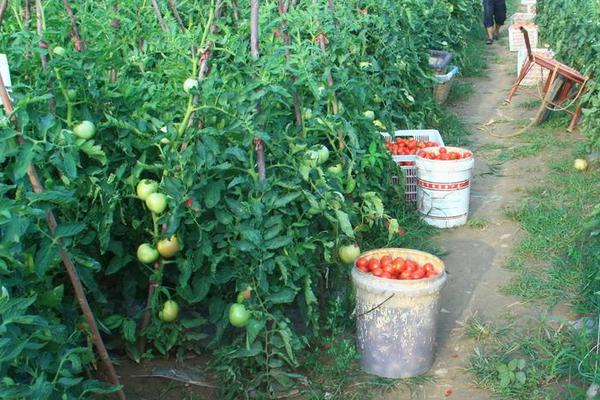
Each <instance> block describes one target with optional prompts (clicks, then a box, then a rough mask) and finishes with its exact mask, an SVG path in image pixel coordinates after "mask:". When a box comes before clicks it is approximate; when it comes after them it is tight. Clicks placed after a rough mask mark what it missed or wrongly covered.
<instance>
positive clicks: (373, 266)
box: [368, 258, 379, 271]
mask: <svg viewBox="0 0 600 400" xmlns="http://www.w3.org/2000/svg"><path fill="white" fill-rule="evenodd" d="M368 268H369V271H373V270H374V269H377V268H379V260H378V259H376V258H371V259H370V260H369V264H368Z"/></svg>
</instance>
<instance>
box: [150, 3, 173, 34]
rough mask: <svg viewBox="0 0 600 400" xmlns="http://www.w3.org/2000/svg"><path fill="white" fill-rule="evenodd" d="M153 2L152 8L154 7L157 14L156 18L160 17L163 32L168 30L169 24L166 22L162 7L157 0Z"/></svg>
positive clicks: (159, 21) (159, 22)
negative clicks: (161, 10) (161, 11)
mask: <svg viewBox="0 0 600 400" xmlns="http://www.w3.org/2000/svg"><path fill="white" fill-rule="evenodd" d="M151 3H152V8H154V13H155V14H156V18H157V19H158V24H159V25H160V29H162V30H163V32H167V31H168V30H169V29H168V28H167V25H166V24H165V20H164V19H163V16H162V14H161V13H160V7H159V6H158V3H157V2H156V0H151Z"/></svg>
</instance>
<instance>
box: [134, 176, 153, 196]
mask: <svg viewBox="0 0 600 400" xmlns="http://www.w3.org/2000/svg"><path fill="white" fill-rule="evenodd" d="M157 190H158V183H157V182H156V181H153V180H152V179H142V180H141V181H139V182H138V184H137V186H136V187H135V192H136V194H137V197H139V198H140V199H142V200H146V199H147V198H148V196H150V195H151V194H152V193H155V192H156V191H157Z"/></svg>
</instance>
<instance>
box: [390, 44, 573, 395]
mask: <svg viewBox="0 0 600 400" xmlns="http://www.w3.org/2000/svg"><path fill="white" fill-rule="evenodd" d="M486 72H487V74H486V75H487V76H485V77H481V78H474V79H469V80H468V81H470V82H471V84H472V87H473V91H472V93H470V94H469V96H468V98H467V99H465V100H463V101H461V102H460V104H457V105H455V106H454V107H453V108H454V111H455V112H456V113H457V114H458V115H459V116H460V117H461V118H462V119H463V121H464V122H465V123H466V124H467V126H469V127H470V128H471V129H472V132H474V134H473V135H472V137H471V140H472V144H471V145H470V147H471V148H472V149H473V151H474V154H475V155H476V165H475V170H474V180H473V185H472V189H471V190H472V191H471V212H470V215H469V218H470V220H471V221H472V222H473V221H477V222H478V223H473V224H470V225H467V226H463V227H460V228H456V229H450V230H445V231H442V232H441V233H440V234H439V235H438V237H437V244H438V246H439V247H440V248H441V249H443V250H444V251H445V252H446V255H445V256H444V257H443V260H444V262H445V263H446V268H447V269H448V271H449V279H448V282H447V285H446V286H445V288H444V289H443V293H442V311H441V315H440V320H439V327H438V349H437V358H436V362H435V364H434V366H433V368H432V369H431V371H430V373H431V374H432V375H433V376H434V380H433V382H432V383H428V384H424V385H420V386H419V387H418V389H417V390H416V391H414V392H413V393H408V392H407V391H406V390H401V391H394V392H391V393H388V394H387V395H386V396H383V397H382V400H383V399H385V400H392V399H394V400H404V399H411V400H413V399H445V398H455V399H470V400H484V399H490V398H491V397H492V395H491V394H490V393H489V392H484V391H482V390H479V389H478V388H476V387H474V385H473V384H472V380H473V378H472V376H471V375H470V374H469V373H468V372H467V371H465V367H466V365H467V362H468V359H469V357H470V355H471V354H472V351H473V348H474V343H473V342H472V341H470V340H468V339H466V338H464V336H463V335H462V330H461V327H462V323H463V322H464V321H466V320H467V319H469V317H472V316H474V315H483V316H485V318H486V319H489V320H492V321H493V320H497V319H501V318H502V317H503V316H506V315H507V314H517V315H527V314H533V313H534V312H536V310H535V309H533V308H532V306H531V305H526V304H523V303H521V302H519V301H518V300H517V298H515V297H511V296H506V295H504V294H502V293H500V291H499V288H500V287H502V286H503V285H504V284H506V283H507V282H508V281H509V280H510V279H511V277H512V272H510V271H508V270H506V269H504V268H503V267H504V266H505V265H506V260H507V258H508V257H509V256H510V255H511V253H512V250H513V248H514V246H515V245H516V244H517V243H518V241H519V237H520V228H519V225H518V224H517V223H516V222H515V221H513V220H511V219H510V218H509V217H507V216H506V210H507V209H508V208H511V207H512V206H516V205H517V204H519V203H520V202H521V201H522V200H523V199H524V198H525V197H526V196H527V190H528V189H530V188H531V187H537V186H540V185H543V178H544V176H545V175H546V171H547V167H546V166H545V163H544V161H545V160H544V159H543V158H541V157H540V156H539V155H534V156H531V157H526V158H522V159H519V160H511V161H510V162H508V163H504V164H502V165H501V166H500V167H499V166H498V164H496V163H495V162H494V156H495V155H497V154H498V152H500V151H501V150H500V149H506V148H511V147H512V146H514V145H515V139H514V138H502V136H510V135H511V134H513V133H515V132H517V131H519V130H520V129H521V128H523V126H524V125H527V124H528V122H529V119H530V118H531V117H532V116H533V115H534V114H535V113H536V111H537V107H535V108H533V109H532V108H531V107H526V106H525V105H527V104H528V103H527V102H530V100H531V97H530V96H528V95H526V94H523V92H521V91H519V92H517V96H515V97H514V98H513V101H512V103H511V104H505V102H504V99H505V97H506V95H507V93H508V91H509V89H510V87H511V86H512V84H513V83H514V81H515V79H516V53H510V52H509V51H508V45H507V43H506V33H504V35H503V37H502V38H501V39H500V41H499V42H496V43H494V44H493V45H492V46H490V48H489V68H488V70H487V71H486ZM565 128H566V127H565ZM490 132H491V133H490ZM565 134H568V133H566V129H565Z"/></svg>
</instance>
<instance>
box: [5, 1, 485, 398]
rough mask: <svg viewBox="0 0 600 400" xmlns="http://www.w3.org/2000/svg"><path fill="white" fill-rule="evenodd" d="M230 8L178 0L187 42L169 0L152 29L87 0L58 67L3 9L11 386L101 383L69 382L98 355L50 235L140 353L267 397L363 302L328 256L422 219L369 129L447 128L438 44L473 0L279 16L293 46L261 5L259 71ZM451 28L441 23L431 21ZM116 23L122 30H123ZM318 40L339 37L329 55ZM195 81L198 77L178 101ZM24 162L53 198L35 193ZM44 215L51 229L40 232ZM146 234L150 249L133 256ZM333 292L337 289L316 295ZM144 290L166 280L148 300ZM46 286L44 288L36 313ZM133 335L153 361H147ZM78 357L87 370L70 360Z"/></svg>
mask: <svg viewBox="0 0 600 400" xmlns="http://www.w3.org/2000/svg"><path fill="white" fill-rule="evenodd" d="M226 3H227V7H226V9H227V12H224V13H222V15H221V16H220V17H219V18H218V19H213V20H210V19H209V16H208V14H209V13H208V12H207V10H209V9H210V8H211V5H212V3H211V2H210V1H197V2H181V4H179V5H178V7H179V13H180V14H181V16H182V20H183V21H193V24H190V26H188V27H186V30H185V31H181V30H178V28H177V22H176V21H175V20H174V19H173V18H170V17H168V16H170V15H171V14H170V13H168V10H167V9H166V8H165V9H164V10H162V11H163V12H164V13H165V15H166V16H167V17H165V21H166V22H165V23H166V25H167V29H166V30H162V29H160V27H159V25H158V23H157V20H156V16H155V11H154V10H153V8H152V7H151V5H150V4H149V3H148V2H143V1H138V0H128V1H125V2H123V4H122V5H120V7H119V9H118V10H115V9H114V8H113V2H108V1H95V2H92V1H81V2H78V3H77V4H76V5H75V6H74V9H75V13H76V15H77V18H78V20H79V22H80V24H79V25H80V30H81V35H82V37H83V38H84V40H85V43H86V46H85V47H86V49H85V51H82V52H78V51H67V50H66V51H65V55H64V56H59V55H55V54H50V55H51V57H49V59H48V61H47V65H46V67H44V66H43V65H42V63H41V62H40V57H45V56H47V55H48V49H47V48H44V47H40V46H39V41H40V37H39V36H38V35H37V34H33V33H32V31H27V30H23V27H24V25H23V21H21V20H17V19H16V17H15V16H17V15H22V14H23V13H22V12H21V11H23V10H17V8H19V7H21V6H20V5H15V6H14V7H15V10H16V12H15V13H11V14H14V16H13V15H11V18H8V17H6V18H5V20H4V23H3V25H2V28H1V29H2V33H3V34H2V35H0V46H1V47H2V49H6V50H3V51H6V52H7V55H8V59H9V63H10V66H11V70H12V73H13V75H12V80H13V91H12V94H11V95H12V97H13V99H14V103H15V109H16V112H15V117H16V119H17V121H18V123H19V126H20V130H19V131H17V130H16V129H15V127H14V125H10V124H2V125H1V126H2V127H0V163H1V164H2V168H1V169H0V193H1V194H2V196H3V197H2V202H1V205H0V208H1V209H2V211H3V212H2V213H0V229H1V233H2V235H1V239H0V241H1V246H0V261H1V262H0V274H1V278H2V280H1V282H2V283H1V285H2V286H3V287H4V288H5V289H6V292H7V293H8V295H7V296H5V297H6V298H7V299H10V302H11V307H12V303H18V304H20V306H19V307H16V308H15V307H13V309H15V310H18V311H16V312H19V313H21V314H22V315H25V316H28V318H26V319H24V320H21V322H19V323H16V322H10V325H11V327H10V329H11V331H10V332H11V336H8V337H9V338H10V339H9V341H7V342H6V344H2V346H6V348H17V349H18V350H20V352H19V353H18V354H17V352H16V351H15V354H16V355H15V356H14V357H13V358H11V359H10V360H8V361H2V362H1V363H0V372H2V373H3V376H9V377H12V376H19V380H18V381H17V380H15V381H14V385H13V386H14V387H13V388H12V389H10V390H13V389H14V390H26V389H24V388H26V387H29V386H31V385H28V384H30V383H32V382H36V381H37V380H38V379H42V378H41V377H42V375H43V376H52V377H54V376H58V377H59V381H58V382H59V383H56V382H55V383H56V384H55V385H53V384H51V383H49V386H48V388H49V389H47V390H50V391H52V392H53V393H64V392H65V391H68V392H69V393H70V395H71V394H72V396H75V397H78V396H80V395H81V394H82V392H84V391H86V390H92V389H88V387H91V388H93V390H97V392H94V393H100V392H99V391H101V390H107V389H106V388H105V387H102V386H101V385H96V383H97V382H92V383H93V384H90V385H89V386H86V384H84V383H82V382H87V380H86V381H75V380H69V379H65V380H63V381H60V378H62V377H65V378H70V379H75V378H73V377H78V378H79V377H82V376H84V374H83V373H82V372H83V369H85V368H89V366H90V365H91V363H92V361H93V353H92V352H91V350H90V348H89V347H88V346H87V334H88V332H87V330H86V329H85V326H82V325H81V324H80V323H79V321H78V320H77V318H76V317H75V316H76V315H78V310H77V309H76V308H74V306H73V304H74V301H73V297H72V294H71V291H70V290H64V292H61V290H60V289H56V288H60V287H61V285H63V284H64V282H65V276H64V273H63V271H62V269H61V268H60V265H59V260H60V255H59V252H58V246H57V239H60V240H61V241H62V242H63V243H64V246H65V248H66V249H67V251H68V252H69V254H70V255H71V256H72V257H73V259H74V260H75V262H76V264H77V269H78V271H79V273H80V275H81V280H82V282H83V284H84V286H85V289H86V292H87V294H88V296H89V300H90V303H91V306H92V308H93V310H94V312H95V313H96V317H97V320H98V321H100V322H101V326H102V328H103V335H105V336H106V337H107V338H110V340H111V342H112V344H113V345H114V346H115V349H119V350H121V351H123V353H125V348H127V354H129V355H132V356H133V357H134V358H136V359H141V358H142V357H149V356H151V355H152V354H153V353H155V352H158V353H164V354H168V353H170V352H172V351H174V350H175V349H179V350H181V349H189V348H192V349H196V351H206V350H210V351H212V352H213V362H214V365H215V366H216V367H215V368H216V371H217V372H218V373H220V374H222V376H223V377H224V380H223V382H236V383H237V384H236V385H227V387H228V389H229V390H231V391H236V390H237V391H238V392H244V391H247V390H261V391H266V392H268V393H273V392H274V391H275V390H276V389H278V388H279V389H280V388H281V386H282V385H283V383H286V382H287V384H288V385H289V384H291V383H293V382H294V380H295V379H297V378H298V374H297V373H296V372H297V371H294V368H296V367H297V366H298V365H299V360H298V355H299V354H301V352H302V349H304V348H305V347H306V345H307V343H310V342H311V341H312V340H317V339H318V338H319V337H320V335H321V334H322V330H323V321H324V320H325V319H326V315H327V314H326V310H325V309H326V307H327V305H328V304H333V303H335V304H344V305H345V306H346V307H347V308H348V309H350V308H351V295H350V291H349V290H348V286H349V285H348V275H347V270H346V269H344V268H340V265H339V258H338V255H337V249H339V248H340V246H343V244H344V243H354V242H356V243H359V244H360V245H361V247H373V246H376V245H381V244H387V243H399V242H402V243H406V238H401V237H400V236H399V235H398V233H397V232H398V227H399V220H400V221H401V222H402V225H405V224H406V223H407V221H408V218H409V217H408V215H410V212H409V211H408V210H407V207H406V206H405V204H404V202H403V198H404V194H403V193H402V188H401V187H399V186H392V185H389V184H388V178H389V177H390V176H392V175H393V174H397V173H398V167H397V166H396V165H395V164H394V163H393V162H392V161H391V160H390V157H389V154H387V152H386V150H385V147H384V144H383V143H382V141H381V139H380V135H379V133H378V131H377V127H376V126H375V125H374V121H371V119H373V118H375V116H376V117H377V118H379V121H380V125H381V126H385V127H387V128H388V129H390V130H393V129H396V128H415V129H417V128H422V127H427V126H428V124H430V123H431V121H434V120H435V119H436V118H437V116H438V114H439V110H438V108H437V106H436V105H435V102H434V101H433V98H432V94H431V85H433V80H432V79H431V71H430V70H429V67H428V50H429V48H431V47H436V48H445V49H449V50H453V51H456V52H457V54H458V53H460V48H461V46H462V43H464V40H465V38H464V33H465V29H464V26H465V24H467V23H468V21H475V20H477V18H478V15H477V10H478V9H477V7H476V6H475V4H478V3H479V1H476V0H440V1H435V2H433V1H422V0H401V1H396V0H395V1H391V0H384V1H375V0H366V1H364V0H361V1H358V0H350V1H344V2H341V1H340V2H337V3H336V8H335V14H332V12H331V11H330V9H329V8H328V7H327V4H326V2H300V3H299V4H298V5H297V6H296V7H292V8H290V10H289V11H288V13H287V14H286V21H287V25H286V26H287V28H286V29H287V32H288V33H289V36H290V42H289V43H287V44H286V43H284V41H283V40H281V39H280V38H279V37H278V36H277V35H275V32H274V28H273V27H274V25H273V24H276V25H279V24H280V22H281V19H282V17H281V16H280V15H279V12H278V10H277V7H276V4H275V3H274V2H268V3H264V4H263V6H262V7H261V20H264V21H270V22H271V23H268V24H267V23H265V24H262V25H261V26H260V32H259V33H260V38H261V43H260V52H261V57H260V58H259V59H258V60H256V59H254V58H253V57H251V56H250V55H249V52H248V47H249V46H248V37H249V28H248V18H249V10H248V9H247V8H243V7H240V8H239V9H238V8H236V6H235V3H234V2H226ZM11 7H12V6H11ZM61 7H62V4H61V2H46V3H45V7H44V13H45V19H44V21H45V26H46V27H47V30H46V32H44V39H45V40H46V41H47V42H48V43H53V46H54V47H52V48H55V47H56V46H62V47H63V48H65V49H66V48H69V46H71V45H72V44H71V43H70V32H69V29H70V26H69V24H68V23H65V22H66V15H65V13H64V10H63V9H62V8H61ZM161 7H162V6H161ZM357 10H366V11H361V12H358V11H357ZM234 11H235V12H234ZM442 17H443V19H442V20H443V21H446V22H447V23H444V24H441V23H439V21H438V20H436V23H432V20H433V19H434V18H442ZM116 18H120V19H122V20H123V21H127V26H128V27H127V29H115V27H114V26H113V24H111V23H110V21H111V20H113V19H116ZM213 23H214V24H215V28H216V29H211V25H212V24H213ZM5 33H6V34H5ZM321 35H322V36H321ZM316 37H322V38H323V37H326V38H327V41H328V45H327V48H326V51H323V50H322V49H321V48H320V46H319V44H318V43H316V41H315V38H316ZM54 44H55V45H54ZM192 48H194V51H195V56H194V57H192V56H191V50H192ZM209 53H210V58H206V59H207V60H208V61H207V63H208V64H209V68H205V69H203V68H202V65H203V64H202V63H201V62H200V58H201V56H202V57H208V54H209ZM287 53H289V57H286V54H287ZM24 54H26V55H28V56H27V57H24V56H23V55H24ZM201 71H203V76H202V79H197V78H198V77H199V72H201ZM330 75H331V77H332V79H331V80H332V82H329V80H328V77H329V76H330ZM191 77H193V78H191ZM292 78H293V79H292ZM186 79H193V80H195V81H196V82H197V86H196V84H195V83H190V82H188V84H187V85H184V87H183V90H182V82H185V81H186ZM294 99H297V101H298V103H299V110H300V113H299V114H300V116H299V117H300V118H299V119H297V118H296V115H295V104H294ZM49 102H50V103H51V106H49ZM309 110H310V112H308V111H309ZM365 110H368V111H371V112H367V113H365ZM0 117H4V115H2V116H0ZM77 121H84V122H81V124H83V125H80V124H79V123H77ZM85 121H87V122H85ZM92 121H93V122H92ZM70 132H73V134H71V133H70ZM17 135H21V136H22V137H23V139H24V144H23V145H19V144H18V141H17V140H16V137H17ZM257 138H259V139H260V140H261V143H263V144H264V154H265V164H266V179H265V180H264V181H263V180H262V179H260V177H259V175H258V172H257V170H256V164H257V152H256V150H255V146H256V144H255V143H256V139H257ZM29 164H35V165H36V167H37V169H38V171H39V175H40V180H41V182H42V183H43V185H44V188H45V192H43V193H34V192H33V191H32V188H31V185H30V184H29V182H28V180H27V177H26V174H27V167H28V165H29ZM141 182H144V183H143V184H142V185H141V186H140V183H141ZM167 199H168V202H167ZM167 203H168V207H167ZM144 204H145V205H146V206H147V208H148V209H149V210H150V211H152V212H148V209H146V207H145V206H144ZM51 208H52V209H53V210H54V212H55V214H56V216H57V219H58V222H59V228H58V229H57V233H56V236H57V237H53V236H52V235H51V234H50V232H49V231H48V228H47V227H46V212H47V211H48V210H49V209H51ZM143 243H147V244H148V247H149V248H148V247H146V246H144V247H143V251H142V252H141V254H139V255H138V248H139V247H140V245H141V244H143ZM154 244H156V251H157V252H158V253H159V255H160V257H158V258H156V253H155V252H154V251H153V250H154V248H153V246H154ZM140 255H141V257H140ZM138 258H139V260H138ZM140 261H142V262H140ZM377 263H378V264H379V262H378V261H377ZM145 264H152V265H145ZM379 270H381V274H382V275H383V274H384V273H388V274H389V273H391V272H384V271H383V269H381V268H379ZM325 284H327V285H328V286H327V287H328V288H330V290H327V291H326V290H322V289H320V288H322V287H324V285H325ZM149 287H153V288H154V287H156V290H154V291H152V294H151V296H150V298H149V299H147V296H148V292H149V290H148V288H149ZM248 287H252V294H251V296H249V297H248V298H246V297H245V296H244V295H243V296H242V297H244V300H243V304H241V305H240V306H242V307H244V308H243V309H241V308H240V307H237V306H236V307H235V308H233V310H234V314H235V315H237V316H238V317H239V316H242V317H244V318H238V319H237V320H236V319H234V320H235V321H236V324H237V325H240V326H242V327H243V328H239V329H233V328H232V327H231V324H230V321H229V319H230V318H229V317H230V315H229V312H230V310H231V309H232V307H233V306H228V305H229V304H230V303H231V301H232V300H235V298H234V299H231V298H230V297H232V296H235V295H234V294H235V293H237V292H240V291H244V290H245V289H246V288H248ZM38 293H41V294H48V296H40V299H42V300H39V301H38V297H37V294H38ZM61 293H62V294H61ZM165 299H170V300H172V301H173V302H175V303H176V304H177V305H178V307H181V309H182V310H185V311H186V312H185V313H181V315H179V314H177V317H176V318H177V321H176V322H170V323H165V322H167V321H166V320H165V319H164V316H165V314H164V311H165V310H164V308H163V307H164V306H165V305H166V303H164V302H165ZM7 301H8V300H7ZM8 309H9V308H7V310H8ZM146 309H148V310H150V311H151V312H150V318H149V324H148V326H146V327H145V328H143V329H142V328H141V327H140V324H139V322H140V321H141V320H143V315H144V310H146ZM171 310H172V308H171ZM240 310H245V311H246V312H245V313H244V312H240ZM161 311H163V319H161V318H160V316H159V314H160V312H161ZM6 312H8V311H6ZM249 315H252V318H249V317H248V318H247V319H246V320H245V321H244V319H245V318H246V317H247V316H249ZM29 316H31V318H29ZM4 318H5V317H4V314H3V321H5V319H4ZM6 320H9V318H6ZM23 321H26V322H30V321H34V322H35V324H37V325H36V326H42V327H44V329H48V330H44V332H45V333H44V336H43V337H36V340H37V341H38V342H36V343H37V344H36V346H38V345H39V348H40V349H42V350H41V352H44V354H46V355H47V357H48V359H49V361H48V362H47V363H44V364H43V367H37V366H36V362H38V361H36V358H34V357H33V352H32V351H31V349H29V348H25V347H23V348H18V347H17V344H18V343H26V342H27V339H28V338H29V337H30V336H31V335H33V332H34V331H33V329H31V328H32V326H30V325H31V324H30V325H28V326H26V327H24V328H23V327H21V326H20V324H22V322H23ZM43 321H45V322H43ZM8 324H9V323H8V322H7V325H8ZM17 325H19V326H17ZM53 330H56V331H57V332H58V334H56V335H54V334H52V332H53ZM48 332H50V333H48ZM67 333H68V334H67ZM3 337H4V336H3ZM142 337H144V338H145V339H147V341H148V344H149V347H148V349H147V351H146V354H140V353H138V350H137V349H138V348H139V347H138V344H139V343H140V342H141V338H142ZM55 341H59V343H55ZM52 349H60V350H61V351H63V353H60V352H57V351H54V350H52ZM75 349H77V350H75ZM69 352H70V353H69ZM67 353H68V354H69V356H71V355H72V354H77V357H78V358H77V360H75V359H74V358H73V361H72V362H71V361H70V362H66V361H65V362H64V363H61V357H63V356H65V354H67ZM11 354H12V353H11ZM65 357H66V356H65ZM73 357H74V356H73ZM69 360H71V359H70V358H69ZM266 360H268V363H269V364H267V361H266ZM77 362H79V364H77ZM22 365H27V366H31V367H30V368H28V369H27V372H22V371H23V369H22V367H21V366H22ZM59 366H60V367H59ZM61 368H62V369H61ZM57 371H60V372H58V373H57ZM78 378H77V379H78ZM282 382H283V383H282ZM63 384H64V385H63ZM11 385H12V384H11ZM60 385H63V386H60ZM31 387H33V386H31ZM10 393H13V392H10ZM17 393H20V392H17ZM23 393H25V392H23ZM236 394H239V393H234V394H232V396H234V397H235V396H236ZM9 397H10V396H9ZM17 397H18V396H17ZM25 397H26V396H25ZM34 397H36V396H34ZM37 397H40V398H41V397H43V396H41V395H40V396H37ZM238 398H239V397H238Z"/></svg>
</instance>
